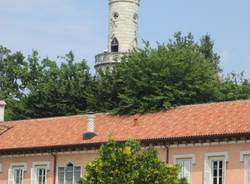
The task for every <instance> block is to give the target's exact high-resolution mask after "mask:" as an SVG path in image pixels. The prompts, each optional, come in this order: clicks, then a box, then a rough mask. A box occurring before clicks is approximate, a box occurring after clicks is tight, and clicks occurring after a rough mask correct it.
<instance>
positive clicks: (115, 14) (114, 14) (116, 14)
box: [113, 12, 119, 20]
mask: <svg viewBox="0 0 250 184" xmlns="http://www.w3.org/2000/svg"><path fill="white" fill-rule="evenodd" d="M113 18H114V19H115V20H116V19H118V18H119V13H118V12H114V13H113Z"/></svg>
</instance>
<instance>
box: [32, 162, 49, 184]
mask: <svg viewBox="0 0 250 184" xmlns="http://www.w3.org/2000/svg"><path fill="white" fill-rule="evenodd" d="M38 168H40V169H45V184H47V182H48V171H49V170H50V162H49V161H41V162H33V163H32V168H31V171H30V177H31V178H30V183H31V184H38V181H37V173H36V172H37V169H38Z"/></svg>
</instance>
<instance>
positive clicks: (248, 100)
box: [1, 99, 250, 125]
mask: <svg viewBox="0 0 250 184" xmlns="http://www.w3.org/2000/svg"><path fill="white" fill-rule="evenodd" d="M241 102H249V103H250V99H245V100H233V101H221V102H208V103H200V104H187V105H180V106H176V107H172V108H170V109H165V110H161V111H158V112H148V113H144V114H139V113H138V114H134V115H125V116H135V115H139V116H143V115H145V114H151V113H160V112H166V111H170V110H176V109H181V108H188V107H200V106H208V105H219V104H234V103H241ZM86 115H87V113H85V114H77V115H69V116H55V117H47V118H37V119H35V118H34V119H24V120H13V121H5V122H3V123H1V125H6V124H12V123H24V122H26V123H27V122H31V121H50V120H56V119H66V118H70V117H82V116H86ZM95 115H112V114H111V113H105V112H98V113H95ZM115 116H124V115H115Z"/></svg>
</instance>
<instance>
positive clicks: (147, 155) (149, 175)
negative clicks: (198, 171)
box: [79, 140, 187, 184]
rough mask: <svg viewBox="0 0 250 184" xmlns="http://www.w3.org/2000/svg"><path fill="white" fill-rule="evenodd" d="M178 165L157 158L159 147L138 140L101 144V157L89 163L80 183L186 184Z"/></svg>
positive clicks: (99, 155)
mask: <svg viewBox="0 0 250 184" xmlns="http://www.w3.org/2000/svg"><path fill="white" fill-rule="evenodd" d="M178 173H179V167H178V166H174V165H168V164H166V163H164V162H162V161H160V159H159V158H158V153H157V150H156V149H154V148H152V147H151V148H149V149H146V150H143V149H142V148H141V146H140V144H139V142H136V141H128V142H126V143H124V144H119V143H117V142H114V141H112V140H110V141H109V142H108V143H107V144H105V145H102V146H101V148H100V150H99V152H98V158H97V159H96V160H94V161H92V162H90V163H88V164H87V166H86V169H85V174H84V177H83V178H81V179H80V181H79V184H106V183H109V184H120V183H124V184H149V183H152V184H187V182H186V180H185V179H179V178H178Z"/></svg>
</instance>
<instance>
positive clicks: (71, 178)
mask: <svg viewBox="0 0 250 184" xmlns="http://www.w3.org/2000/svg"><path fill="white" fill-rule="evenodd" d="M80 175H81V167H80V166H74V164H73V163H71V162H69V163H68V164H67V165H66V166H65V167H58V184H76V183H77V182H78V180H79V178H80Z"/></svg>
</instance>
